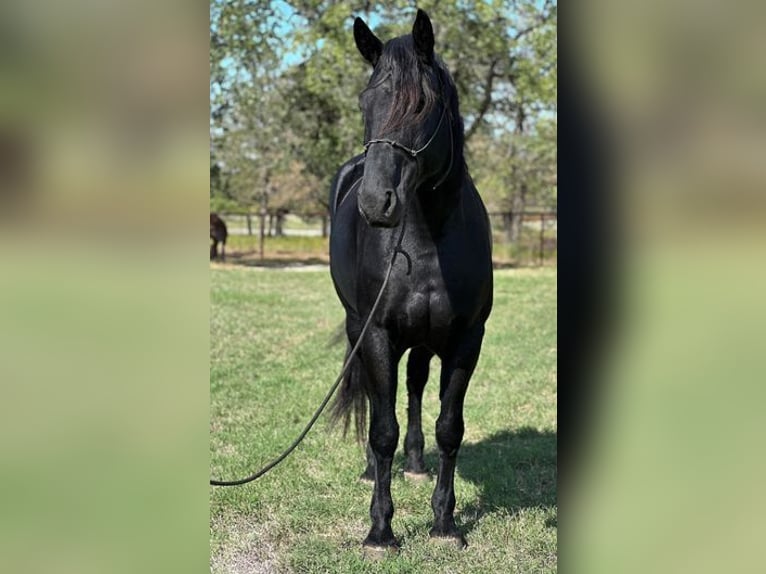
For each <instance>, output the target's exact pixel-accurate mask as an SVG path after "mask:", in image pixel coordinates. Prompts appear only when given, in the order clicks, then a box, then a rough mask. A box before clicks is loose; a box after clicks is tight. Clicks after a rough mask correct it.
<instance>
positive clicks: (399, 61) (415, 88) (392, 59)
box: [381, 36, 442, 133]
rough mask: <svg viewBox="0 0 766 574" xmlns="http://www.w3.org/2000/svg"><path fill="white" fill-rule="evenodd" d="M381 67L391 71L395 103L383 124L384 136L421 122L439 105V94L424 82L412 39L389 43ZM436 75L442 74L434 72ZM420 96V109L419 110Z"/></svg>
mask: <svg viewBox="0 0 766 574" xmlns="http://www.w3.org/2000/svg"><path fill="white" fill-rule="evenodd" d="M381 63H382V64H383V65H384V66H386V67H388V68H389V69H390V70H391V77H392V79H393V83H394V100H393V102H392V104H391V108H390V110H389V114H388V117H387V118H386V121H385V122H384V124H383V127H382V130H383V133H388V132H392V131H394V130H396V129H398V128H401V127H402V126H405V125H409V124H413V123H419V122H421V121H423V120H424V119H425V118H426V117H428V114H429V113H431V111H432V110H433V108H434V106H435V105H436V103H437V102H438V101H439V91H438V88H434V86H432V85H431V82H430V81H428V79H427V78H426V75H425V73H424V70H423V68H422V64H421V63H420V62H419V60H418V57H417V54H416V53H415V48H414V45H413V42H412V36H402V37H400V38H394V39H393V40H391V41H390V42H388V43H387V44H386V46H385V49H384V50H383V55H382V56H381ZM436 73H437V74H441V73H442V72H441V71H440V70H437V72H436ZM421 94H422V97H423V105H422V107H421V106H419V104H420V100H421Z"/></svg>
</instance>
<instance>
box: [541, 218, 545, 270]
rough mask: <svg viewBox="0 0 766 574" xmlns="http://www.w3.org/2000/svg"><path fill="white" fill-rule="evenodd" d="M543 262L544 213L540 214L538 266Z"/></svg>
mask: <svg viewBox="0 0 766 574" xmlns="http://www.w3.org/2000/svg"><path fill="white" fill-rule="evenodd" d="M544 262H545V213H541V214H540V267H542V266H543V263H544Z"/></svg>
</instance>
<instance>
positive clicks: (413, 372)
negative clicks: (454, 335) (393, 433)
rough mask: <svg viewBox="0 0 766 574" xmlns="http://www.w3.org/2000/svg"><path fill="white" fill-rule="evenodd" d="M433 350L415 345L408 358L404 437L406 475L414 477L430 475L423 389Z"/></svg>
mask: <svg viewBox="0 0 766 574" xmlns="http://www.w3.org/2000/svg"><path fill="white" fill-rule="evenodd" d="M433 355H434V354H433V352H431V351H429V350H428V349H426V348H425V347H415V348H414V349H412V351H410V356H409V358H408V359H407V401H408V402H407V434H406V435H405V437H404V455H405V457H406V459H407V460H406V462H405V463H404V476H406V477H408V478H414V479H423V478H427V477H428V473H427V472H426V466H425V463H424V461H423V447H424V446H425V441H424V440H423V429H422V424H421V414H422V410H423V409H422V402H423V389H424V388H425V386H426V383H427V382H428V363H429V362H430V361H431V358H432V357H433Z"/></svg>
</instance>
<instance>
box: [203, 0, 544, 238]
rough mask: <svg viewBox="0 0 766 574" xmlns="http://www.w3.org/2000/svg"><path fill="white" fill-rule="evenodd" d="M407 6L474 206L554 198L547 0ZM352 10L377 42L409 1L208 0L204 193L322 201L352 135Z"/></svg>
mask: <svg viewBox="0 0 766 574" xmlns="http://www.w3.org/2000/svg"><path fill="white" fill-rule="evenodd" d="M419 6H420V7H421V8H423V9H425V10H427V11H429V12H430V14H431V16H432V20H433V21H434V24H435V32H436V42H437V51H438V52H439V53H440V55H441V56H442V58H443V59H444V61H445V63H446V64H447V66H448V67H449V69H450V70H451V72H452V74H453V77H454V79H455V82H456V85H457V88H458V92H459V96H460V100H461V110H462V114H463V116H464V119H465V128H466V142H467V148H468V150H467V151H468V157H469V160H470V167H471V169H472V172H473V173H474V176H475V178H476V180H477V182H479V183H480V187H479V188H480V191H481V192H482V193H483V194H484V195H485V196H486V197H487V198H488V203H490V205H492V206H494V207H495V208H496V209H505V210H508V209H511V208H513V209H514V211H517V212H519V210H520V209H523V207H524V206H525V205H526V204H527V203H528V202H530V201H534V202H535V203H541V202H548V201H550V200H552V199H553V198H555V194H556V191H555V131H556V15H557V13H556V3H555V2H551V1H545V2H542V3H541V2H540V1H538V0H515V1H511V2H508V1H499V0H491V1H486V0H462V1H461V2H442V1H440V0H425V1H423V2H419ZM357 15H361V16H363V17H365V18H366V19H367V21H368V23H370V24H371V26H372V27H373V28H374V30H375V31H376V33H377V34H378V36H379V37H381V38H382V39H384V40H385V39H388V38H390V37H393V36H396V35H399V34H405V33H408V32H409V31H410V29H411V26H412V22H413V18H414V15H415V6H414V4H413V5H406V6H402V4H401V3H400V2H394V1H390V0H386V1H377V2H376V1H365V2H360V1H348V0H342V1H339V2H325V1H323V0H297V1H295V0H294V1H284V2H277V3H273V2H267V1H262V0H213V1H212V3H211V120H210V121H211V193H213V194H222V195H227V196H229V197H231V198H233V199H234V200H235V201H237V202H239V203H241V204H242V205H245V206H255V205H257V206H262V205H269V206H271V207H275V206H279V207H284V208H288V207H287V204H289V205H290V207H289V209H296V210H302V211H314V210H315V209H318V208H325V207H326V201H327V190H328V187H329V182H330V180H331V178H332V177H333V175H334V173H335V171H336V170H337V168H338V167H339V166H340V165H341V164H342V163H343V162H345V161H346V160H347V159H348V158H350V157H351V156H353V155H355V154H356V153H359V152H360V151H361V144H362V143H363V142H362V136H363V133H362V129H363V126H362V121H361V117H360V114H359V110H358V104H357V96H358V94H359V92H360V91H361V90H362V89H363V87H364V85H365V83H366V81H367V78H368V77H369V73H370V70H369V67H368V65H367V64H366V63H365V62H364V61H363V60H362V58H361V57H360V56H359V54H358V53H357V50H356V47H355V45H354V40H353V34H352V32H351V26H352V23H353V18H354V16H357ZM214 165H215V166H216V169H217V171H215V170H214V167H213V166H214ZM213 178H215V182H214V181H213ZM508 225H509V226H510V227H513V226H514V225H516V224H515V223H514V222H513V221H511V222H509V224H508ZM516 228H518V225H516ZM509 232H510V235H512V236H515V235H517V230H516V231H514V230H513V229H509Z"/></svg>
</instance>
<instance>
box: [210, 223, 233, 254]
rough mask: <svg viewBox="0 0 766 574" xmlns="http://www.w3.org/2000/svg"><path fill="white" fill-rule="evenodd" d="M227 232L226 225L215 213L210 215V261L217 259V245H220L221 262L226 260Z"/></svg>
mask: <svg viewBox="0 0 766 574" xmlns="http://www.w3.org/2000/svg"><path fill="white" fill-rule="evenodd" d="M228 236H229V231H228V230H227V229H226V223H224V221H223V219H221V218H220V217H219V216H218V214H217V213H211V214H210V240H211V243H210V260H211V261H212V260H213V259H216V258H217V257H218V244H219V243H220V244H221V261H225V260H226V238H227V237H228Z"/></svg>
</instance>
